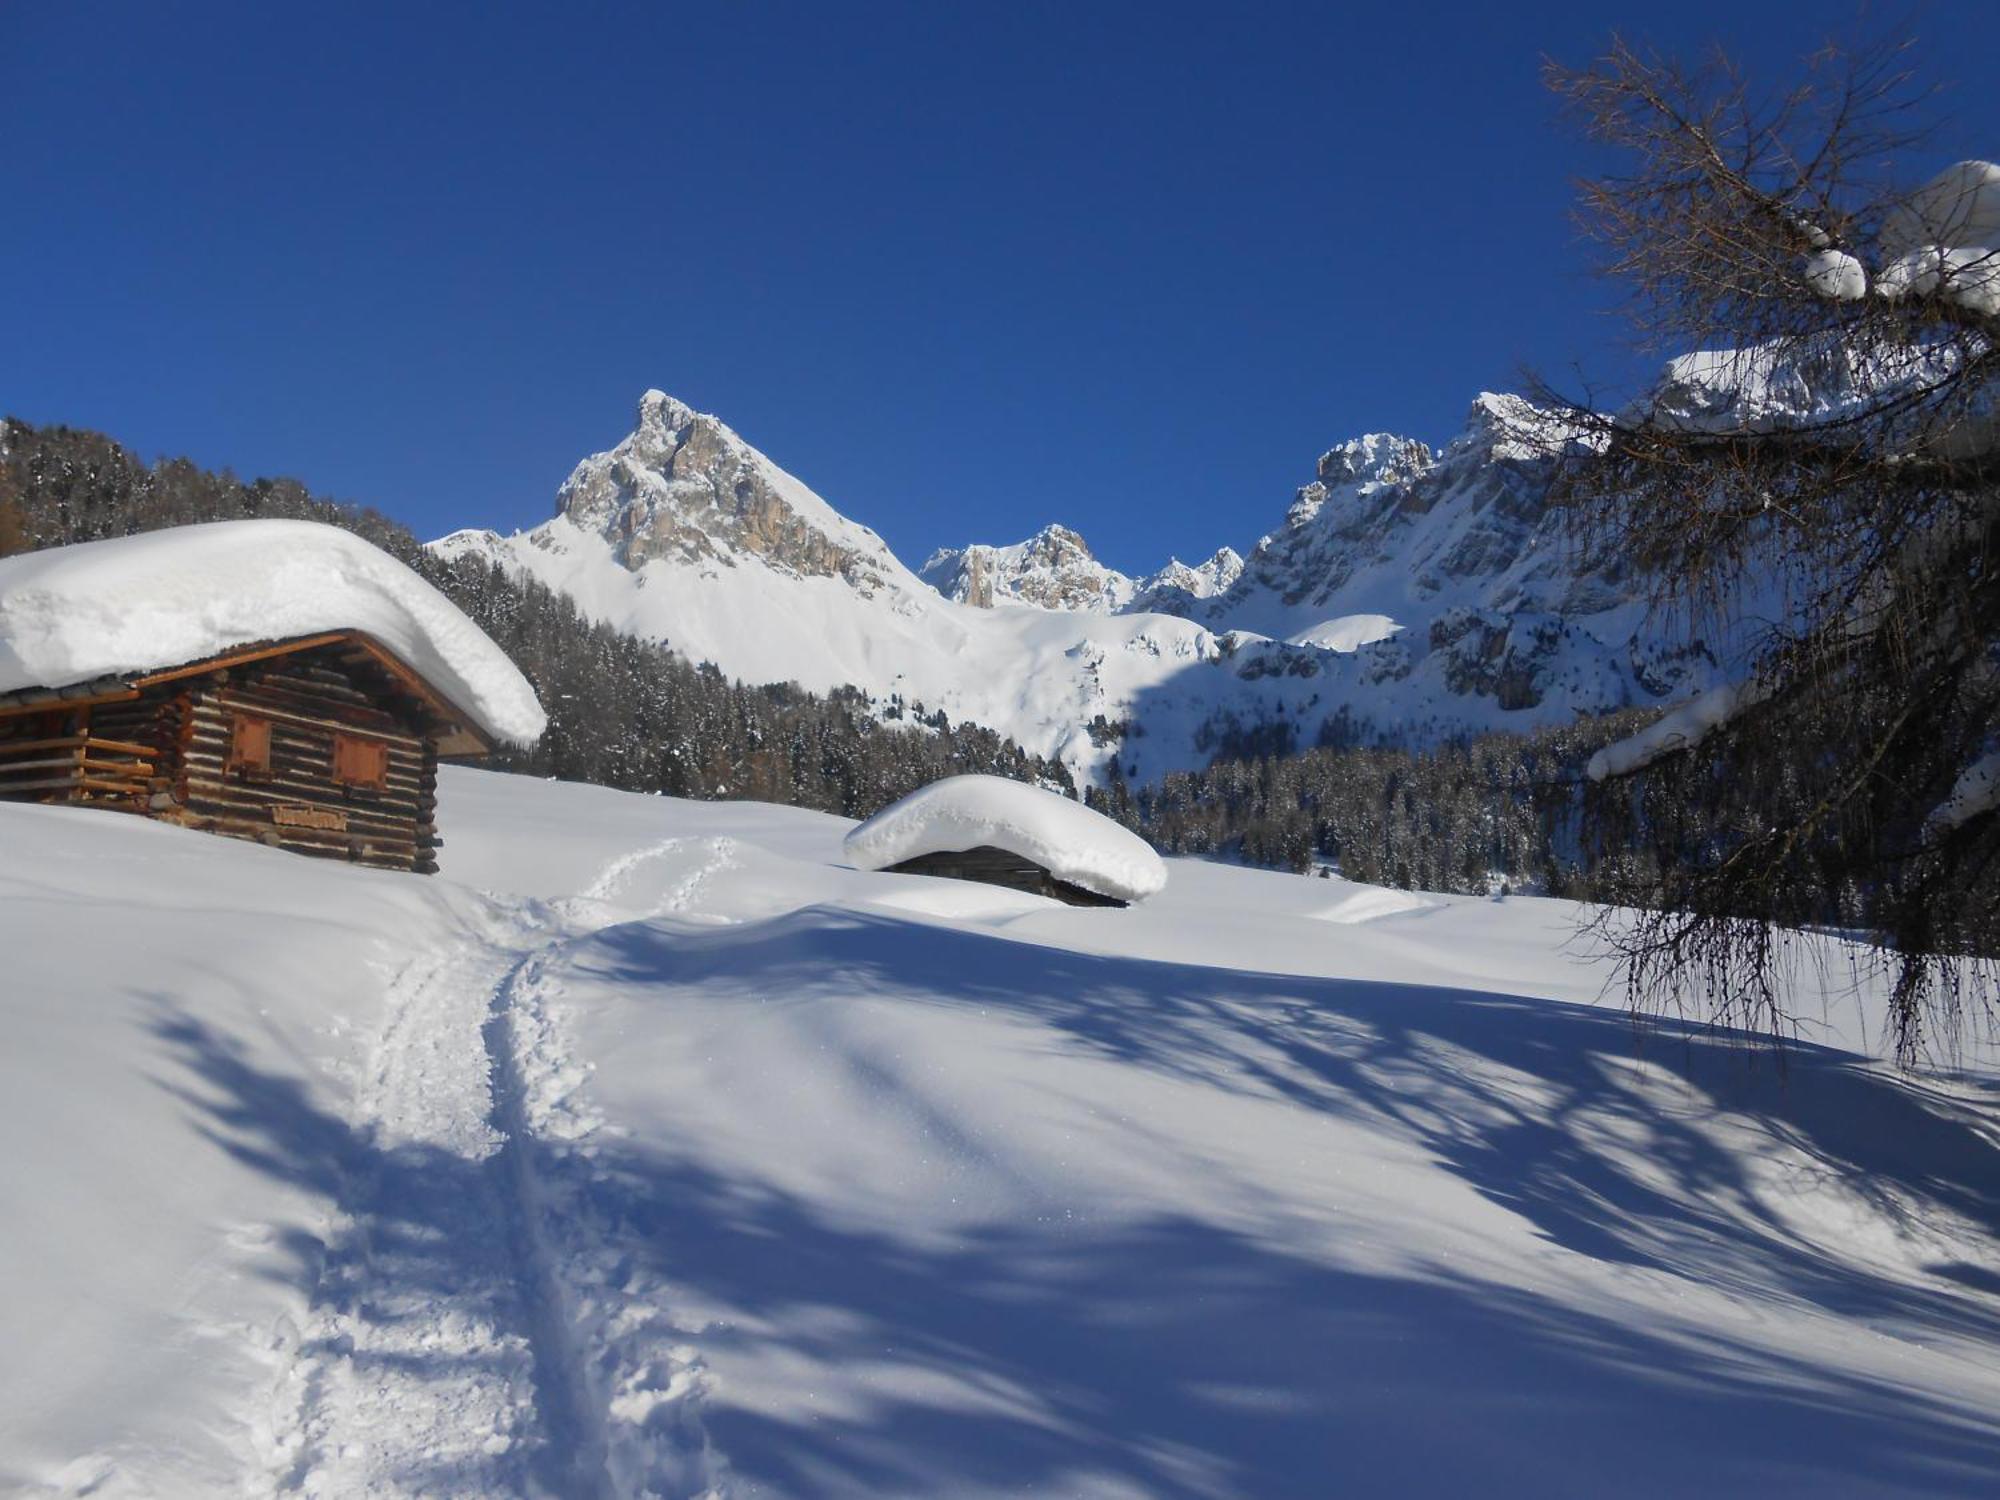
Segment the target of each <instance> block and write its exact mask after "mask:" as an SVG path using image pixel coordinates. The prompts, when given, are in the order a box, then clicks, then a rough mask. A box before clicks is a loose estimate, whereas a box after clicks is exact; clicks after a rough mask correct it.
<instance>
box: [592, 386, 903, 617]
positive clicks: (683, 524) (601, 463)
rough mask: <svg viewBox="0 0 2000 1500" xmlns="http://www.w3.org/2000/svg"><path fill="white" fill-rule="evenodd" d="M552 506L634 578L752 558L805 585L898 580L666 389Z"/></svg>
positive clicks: (873, 550)
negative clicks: (645, 570) (663, 564)
mask: <svg viewBox="0 0 2000 1500" xmlns="http://www.w3.org/2000/svg"><path fill="white" fill-rule="evenodd" d="M556 502H557V507H558V509H559V511H560V513H561V514H562V515H564V516H565V517H567V518H568V519H569V520H570V521H571V522H572V523H573V524H574V525H575V526H577V527H578V528H579V529H580V530H583V531H585V532H590V533H594V534H596V535H599V536H602V537H604V538H605V539H606V540H607V541H609V542H610V543H611V544H612V546H613V548H614V550H615V552H616V555H617V558H618V560H619V561H620V562H622V563H623V564H624V565H625V566H626V567H628V568H632V569H635V570H636V569H638V568H641V567H643V566H644V565H645V564H647V563H649V562H652V561H655V560H667V561H677V562H682V563H694V564H701V565H705V566H719V567H735V566H736V565H737V564H738V563H739V562H742V561H744V560H746V559H752V558H754V559H757V560H759V561H761V562H762V563H764V564H765V565H766V566H768V567H771V568H773V569H776V570H777V571H779V572H785V573H791V574H795V575H799V576H802V577H828V576H839V577H843V578H845V579H846V580H847V581H848V582H849V583H851V584H854V585H855V586H856V587H857V588H860V589H861V590H862V591H863V592H864V593H867V592H871V591H872V590H873V589H875V588H876V587H879V586H880V585H882V584H883V582H884V581H885V579H886V578H887V577H888V576H889V575H891V574H897V573H902V569H901V568H900V566H899V565H898V564H897V563H896V561H895V559H894V558H893V557H891V556H890V555H889V552H888V549H887V548H886V547H884V546H883V545H882V543H881V540H880V539H879V538H878V537H876V536H875V534H874V533H873V532H871V531H869V530H868V529H867V528H866V527H862V526H857V525H856V524H855V523H854V522H852V521H850V520H848V519H847V518H846V517H844V516H842V515H841V514H840V513H839V512H838V511H836V510H834V508H833V507H832V506H830V505H828V504H827V503H826V502H825V501H824V500H822V499H820V497H819V496H818V495H815V494H814V493H813V492H812V491H811V490H809V489H808V488H806V486H805V485H803V484H801V483H800V482H799V481H798V480H796V479H794V478H793V477H792V476H791V475H789V474H787V473H786V472H785V471H784V470H783V469H780V468H779V467H778V466H777V465H776V464H775V463H773V462H772V461H771V460H770V459H768V458H766V457H765V456H764V455H763V454H762V453H760V452H758V451H757V450H756V449H755V448H753V447H751V446H750V444H748V443H747V442H745V441H744V440H743V439H742V438H741V437H739V436H737V434H736V433H735V432H734V431H732V430H731V429H730V428H729V426H728V425H727V424H725V423H724V422H723V421H722V420H721V419H720V418H717V417H712V416H708V415H706V414H705V413H702V412H698V411H696V410H695V409H694V408H693V407H691V406H689V405H688V404H687V403H686V402H684V401H680V400H677V399H675V398H674V397H672V396H670V395H668V394H667V393H666V392H665V391H662V390H657V389H654V390H648V391H646V392H645V393H644V394H643V395H641V396H640V397H639V408H638V414H637V423H636V425H635V426H634V428H633V430H632V431H631V432H630V433H629V434H627V435H626V437H625V438H624V439H623V440H622V441H620V442H619V444H618V445H617V446H616V447H614V448H611V449H608V450H607V451H605V452H603V453H595V454H592V455H591V456H590V457H589V458H586V459H585V460H584V461H583V462H582V463H580V464H578V465H577V466H576V468H575V470H574V471H573V472H572V473H571V474H570V476H569V478H568V479H567V480H565V481H564V483H563V486H562V489H561V490H560V491H558V493H557V496H556ZM903 577H904V579H905V580H907V578H908V575H907V574H903Z"/></svg>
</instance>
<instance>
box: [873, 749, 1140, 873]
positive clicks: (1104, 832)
mask: <svg viewBox="0 0 2000 1500" xmlns="http://www.w3.org/2000/svg"><path fill="white" fill-rule="evenodd" d="M987 845H991V846H992V847H994V848H996V849H1005V850H1006V851H1007V852H1008V853H1010V854H1018V855H1020V856H1021V857H1022V858H1023V859H1029V860H1033V861H1034V862H1035V863H1036V864H1038V865H1040V866H1042V867H1043V868H1044V869H1046V870H1047V871H1048V872H1049V873H1050V874H1052V875H1054V876H1055V877H1056V878H1057V879H1058V880H1067V881H1068V882H1069V883H1070V884H1071V885H1080V886H1082V887H1083V888H1084V889H1085V890H1087V891H1095V892H1097V894H1098V895H1100V896H1110V897H1112V898H1113V899H1115V900H1119V901H1143V900H1144V899H1145V898H1146V897H1148V896H1151V895H1155V894H1157V893H1158V892H1159V891H1161V890H1163V889H1164V888H1165V887H1166V883H1167V866H1166V863H1165V861H1163V860H1162V859H1161V858H1160V856H1159V855H1157V854H1155V853H1154V852H1153V849H1152V846H1151V845H1150V844H1148V843H1147V842H1146V841H1145V840H1144V839H1142V838H1140V837H1139V836H1138V835H1137V834H1135V833H1132V832H1130V831H1129V830H1127V829H1125V828H1122V827H1120V826H1119V825H1118V824H1116V823H1114V822H1112V821H1111V819H1109V818H1107V817H1105V816H1104V815H1103V814H1102V813H1096V812H1092V811H1091V810H1090V809H1089V808H1087V807H1085V806H1084V805H1083V804H1082V803H1080V802H1072V801H1070V799H1069V798H1067V797H1063V796H1058V795H1057V794H1056V793H1054V792H1045V791H1043V790H1042V789H1041V788H1040V787H1033V786H1029V785H1027V784H1026V783H1024V782H1019V781H1008V780H1006V779H1005V778H1004V777H999V776H948V777H946V778H945V779H944V780H943V781H934V782H932V783H931V784H930V785H929V786H927V787H924V788H922V789H921V790H918V791H914V792H912V793H910V795H909V796H907V797H905V798H903V799H902V801H900V802H894V803H891V804H890V805H889V806H887V807H885V808H883V809H882V811H880V812H878V813H877V814H875V816H874V817H872V818H870V819H869V820H868V821H867V822H865V823H862V824H860V825H859V826H858V827H856V828H855V829H854V830H853V831H852V832H851V833H849V834H848V835H847V841H846V843H845V844H844V845H843V848H844V850H845V852H846V854H847V857H848V858H849V859H850V860H852V861H853V862H854V863H855V865H857V866H858V867H859V868H861V869H864V870H880V869H884V868H886V867H887V866H889V865H896V864H901V863H902V862H903V861H904V860H906V859H915V858H917V857H918V856H919V855H924V854H946V853H952V852H955V851H960V850H966V849H978V848H982V847H985V846H987Z"/></svg>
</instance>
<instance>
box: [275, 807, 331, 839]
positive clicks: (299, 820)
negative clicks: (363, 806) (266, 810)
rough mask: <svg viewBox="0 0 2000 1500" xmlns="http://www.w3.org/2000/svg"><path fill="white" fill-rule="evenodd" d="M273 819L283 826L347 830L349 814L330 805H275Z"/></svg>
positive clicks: (328, 830) (329, 831) (329, 830)
mask: <svg viewBox="0 0 2000 1500" xmlns="http://www.w3.org/2000/svg"><path fill="white" fill-rule="evenodd" d="M271 821H272V822H273V823H276V824H277V825H278V826H279V827H281V828H322V829H325V830H326V831H327V832H328V833H345V832H347V814H346V813H344V812H336V811H334V810H333V809H332V808H329V807H274V808H272V809H271Z"/></svg>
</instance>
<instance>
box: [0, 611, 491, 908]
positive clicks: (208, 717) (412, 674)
mask: <svg viewBox="0 0 2000 1500" xmlns="http://www.w3.org/2000/svg"><path fill="white" fill-rule="evenodd" d="M492 750H493V744H492V742H491V741H490V740H489V739H488V737H487V736H486V735H485V734H484V733H483V732H482V731H481V730H480V729H479V728H478V727H477V726H476V725H474V724H473V723H472V722H470V720H469V718H468V717H467V716H466V715H465V714H464V713H461V712H460V711H459V710H458V709H456V708H455V707H454V706H453V705H452V704H451V703H450V701H449V700H447V699H446V698H445V697H444V695H443V694H442V693H441V692H439V691H438V690H437V689H436V688H435V687H433V686H432V685H431V684H430V683H428V682H426V681H425V680H424V679H423V677H422V676H420V675H419V674H418V673H417V672H416V671H414V670H413V669H412V668H410V667H409V666H408V665H407V664H406V663H404V662H402V661H401V660H399V659H398V658H397V657H396V656H395V655H394V654H393V653H392V652H390V651H389V650H388V649H387V648H386V647H384V646H383V645H382V644H381V643H380V642H378V641H376V640H374V639H372V638H371V637H369V636H368V635H366V634H364V633H362V632H359V631H351V630H350V631H332V632H327V633H323V634H318V635H311V636H304V637H300V638H297V639H292V640H282V641H271V642H265V643H262V644H258V645H251V646H242V647H237V648H235V649H232V650H229V651H226V652H224V653H222V654H221V655H218V656H213V657H210V658H208V659H206V660H203V661H195V662H189V663H186V664H185V665H182V666H177V667H172V668H168V669H165V670H155V671H146V672H142V673H134V674H129V675H119V676H115V677H101V678H97V679H95V680H93V681H90V682H83V683H73V684H67V685H63V686H60V687H49V688H39V687H28V688H21V689H18V690H16V691H14V692H10V693H6V694H0V799H4V800H8V801H27V802H46V803H61V804H67V805H70V806H79V807H99V808H105V809H108V810H113V811H118V812H128V813H136V814H139V815H140V816H143V817H149V818H157V819H159V820H160V821H162V822H168V823H177V824H179V825H181V826H182V827H185V828H199V829H204V830H206V831H208V832H211V833H220V834H225V835H227V836H229V837H231V838H242V839H254V840H256V841H257V842H258V843H261V844H269V845H273V846H275V847H277V848H281V849H291V850H294V851H296V852H297V853H300V854H311V855H316V856H319V857H322V858H327V859H344V860H348V861H351V862H352V863H355V864H361V865H370V866H374V867H376V868H379V869H387V870H411V871H417V872H419V873H423V874H429V873H431V872H434V871H435V870H436V869H437V850H438V846H439V844H440V843H441V840H440V839H439V838H438V835H437V767H438V762H439V760H440V759H444V758H460V757H476V756H483V755H487V754H490V753H491V752H492Z"/></svg>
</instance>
